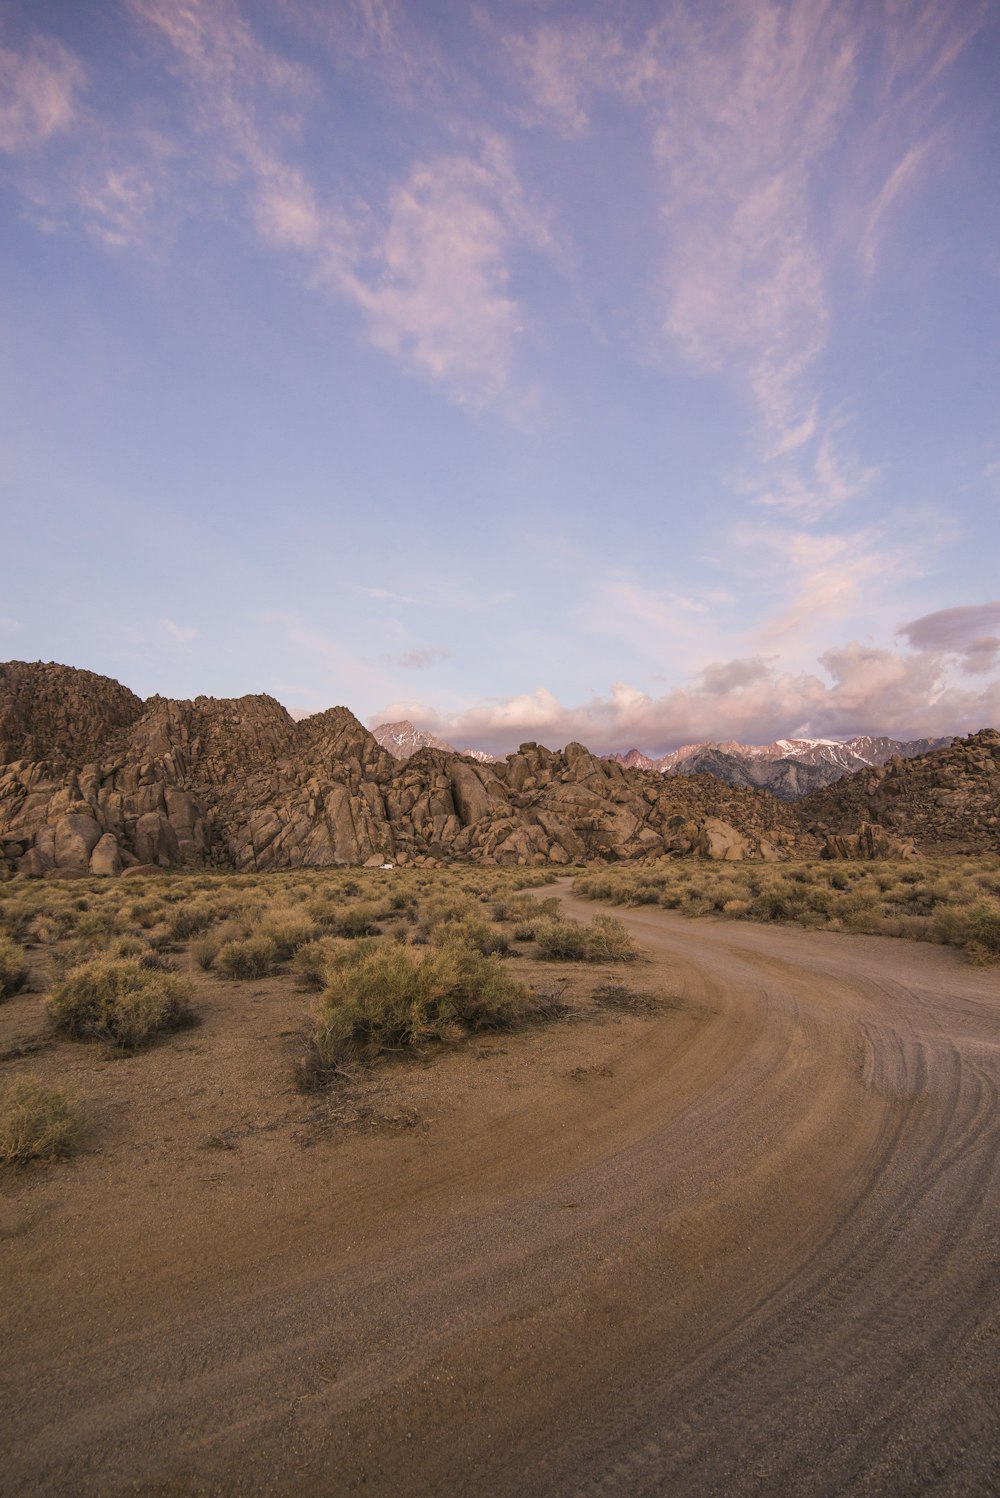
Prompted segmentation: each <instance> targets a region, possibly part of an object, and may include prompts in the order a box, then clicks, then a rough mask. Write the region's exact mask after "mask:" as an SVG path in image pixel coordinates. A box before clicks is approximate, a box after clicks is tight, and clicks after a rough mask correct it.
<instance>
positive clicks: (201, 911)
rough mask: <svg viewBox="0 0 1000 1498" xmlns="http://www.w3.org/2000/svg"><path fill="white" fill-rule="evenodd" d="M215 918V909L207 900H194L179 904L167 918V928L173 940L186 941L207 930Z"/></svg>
mask: <svg viewBox="0 0 1000 1498" xmlns="http://www.w3.org/2000/svg"><path fill="white" fill-rule="evenodd" d="M214 920H215V911H214V910H213V909H212V906H211V905H209V904H208V903H207V901H202V900H195V901H191V902H190V903H189V904H184V905H179V906H178V907H177V909H176V910H172V911H171V912H170V915H169V916H168V918H167V930H168V931H169V932H170V936H171V938H172V940H173V941H188V940H189V939H190V938H191V937H192V936H197V935H198V933H199V932H201V931H207V929H208V927H209V926H211V924H212V923H213V921H214Z"/></svg>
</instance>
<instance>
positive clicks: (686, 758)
mask: <svg viewBox="0 0 1000 1498" xmlns="http://www.w3.org/2000/svg"><path fill="white" fill-rule="evenodd" d="M950 743H951V740H950V738H949V739H912V740H909V741H907V742H904V741H902V740H900V739H891V738H887V737H885V736H884V735H879V736H873V735H871V734H859V735H857V736H856V737H855V738H853V739H847V740H845V741H843V742H841V741H840V740H838V739H812V738H808V739H807V738H795V739H775V740H774V742H773V743H771V744H741V743H738V742H737V741H736V740H735V739H727V740H722V741H721V742H716V743H707V744H684V745H683V746H682V747H681V748H680V749H675V750H673V752H672V753H670V754H665V755H663V757H662V758H660V759H652V758H650V756H649V755H646V754H643V753H641V751H640V750H638V749H630V750H629V751H628V753H627V754H611V755H608V756H607V758H609V759H615V760H617V761H618V763H619V764H621V765H624V766H626V768H628V769H643V770H645V769H652V770H659V771H660V772H661V774H663V775H714V776H715V777H716V778H717V779H718V780H724V781H725V782H726V783H727V785H744V786H756V787H758V788H759V789H761V790H767V791H770V792H771V794H772V795H774V796H777V797H778V798H779V800H782V801H797V800H798V799H799V797H800V796H805V795H808V793H809V792H810V791H814V790H817V789H818V788H819V787H820V786H823V785H830V784H832V782H833V781H835V780H839V779H840V778H841V777H842V776H844V775H852V774H854V772H855V771H857V770H865V769H869V768H870V767H871V766H873V765H884V764H887V763H888V761H889V760H890V759H892V758H894V757H895V756H898V757H899V758H900V759H914V758H915V757H916V756H917V755H918V754H926V753H927V752H928V751H929V750H931V749H941V748H943V747H945V746H946V745H947V744H950Z"/></svg>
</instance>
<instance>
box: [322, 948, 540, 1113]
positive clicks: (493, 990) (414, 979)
mask: <svg viewBox="0 0 1000 1498" xmlns="http://www.w3.org/2000/svg"><path fill="white" fill-rule="evenodd" d="M355 952H356V955H355ZM355 952H351V953H350V954H348V955H347V956H346V957H345V959H344V960H342V961H341V962H340V963H339V964H338V965H337V966H336V967H335V969H334V971H333V972H332V973H331V976H330V981H329V983H328V985H327V987H326V989H325V990H324V992H323V994H322V997H321V999H320V1012H319V1020H318V1023H317V1026H316V1030H315V1032H314V1034H313V1037H312V1041H311V1045H310V1051H309V1055H308V1056H307V1058H306V1060H305V1061H304V1062H303V1063H302V1065H301V1067H300V1069H299V1077H300V1081H301V1082H302V1083H303V1084H304V1085H306V1086H316V1085H318V1084H319V1083H320V1082H322V1081H323V1080H324V1079H325V1078H326V1077H327V1076H329V1075H330V1073H331V1072H333V1071H335V1070H336V1069H337V1068H338V1067H340V1066H342V1065H343V1064H344V1063H346V1062H350V1061H362V1062H372V1061H374V1060H376V1059H377V1058H378V1057H379V1056H382V1055H384V1054H386V1053H388V1052H392V1051H407V1050H412V1049H413V1048H415V1047H418V1046H420V1045H421V1044H422V1043H424V1042H427V1041H445V1040H449V1039H454V1038H457V1037H458V1036H460V1035H461V1034H463V1033H464V1032H466V1031H478V1030H491V1029H502V1028H505V1027H508V1026H511V1025H514V1024H517V1023H518V1022H519V1021H521V1020H523V1019H525V1018H526V1017H527V1015H528V1014H529V1013H530V1010H531V1001H530V998H529V995H528V991H527V989H526V988H525V986H524V985H523V984H522V983H518V982H517V981H516V980H515V979H513V978H512V977H510V976H509V974H508V971H507V970H506V968H505V967H504V965H503V964H502V963H501V962H500V961H499V960H498V959H497V958H496V957H483V956H482V955H481V954H480V953H479V952H476V951H473V950H471V949H469V948H467V947H460V946H458V945H445V946H444V947H441V948H440V949H438V950H437V951H433V952H428V953H427V954H426V955H418V954H417V953H416V952H414V951H413V949H412V948H411V947H403V946H400V945H398V944H397V943H395V942H393V943H389V944H385V945H377V946H376V945H375V944H372V945H371V946H370V947H366V948H360V947H358V948H355Z"/></svg>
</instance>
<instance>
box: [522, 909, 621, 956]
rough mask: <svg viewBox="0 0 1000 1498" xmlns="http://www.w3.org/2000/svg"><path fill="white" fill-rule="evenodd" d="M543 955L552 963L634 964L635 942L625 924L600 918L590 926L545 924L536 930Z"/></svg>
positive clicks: (611, 918)
mask: <svg viewBox="0 0 1000 1498" xmlns="http://www.w3.org/2000/svg"><path fill="white" fill-rule="evenodd" d="M535 941H536V942H537V944H538V951H539V955H540V956H541V957H543V958H545V959H546V960H547V961H550V962H634V961H635V960H636V959H637V958H638V956H639V950H638V948H637V947H636V945H635V942H634V941H633V940H632V938H631V937H630V936H629V934H628V932H627V931H626V930H625V927H624V926H623V925H622V923H621V921H616V920H615V918H614V916H611V915H598V916H595V917H594V919H593V920H592V921H591V922H589V924H587V925H581V923H580V922H579V921H567V920H558V919H557V920H543V921H539V922H538V923H537V924H536V926H535Z"/></svg>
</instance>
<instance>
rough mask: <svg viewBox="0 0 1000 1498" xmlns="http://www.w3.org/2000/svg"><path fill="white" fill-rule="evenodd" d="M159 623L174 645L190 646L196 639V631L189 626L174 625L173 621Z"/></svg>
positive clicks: (162, 620) (163, 620)
mask: <svg viewBox="0 0 1000 1498" xmlns="http://www.w3.org/2000/svg"><path fill="white" fill-rule="evenodd" d="M160 623H161V624H162V626H163V628H164V629H165V630H166V632H167V634H168V635H169V637H170V639H171V640H173V642H174V644H175V645H191V644H193V643H194V641H195V640H196V639H197V638H198V631H197V630H196V629H195V628H194V627H193V626H192V625H190V624H175V623H174V621H173V619H161V620H160Z"/></svg>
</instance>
